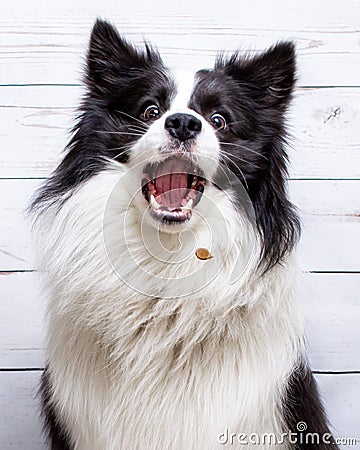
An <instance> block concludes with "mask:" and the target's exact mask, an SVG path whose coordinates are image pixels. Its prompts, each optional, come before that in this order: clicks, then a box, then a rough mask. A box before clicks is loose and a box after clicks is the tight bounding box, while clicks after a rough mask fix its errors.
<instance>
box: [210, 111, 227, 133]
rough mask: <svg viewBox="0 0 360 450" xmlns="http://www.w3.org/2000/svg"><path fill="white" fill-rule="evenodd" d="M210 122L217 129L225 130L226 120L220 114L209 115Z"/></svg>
mask: <svg viewBox="0 0 360 450" xmlns="http://www.w3.org/2000/svg"><path fill="white" fill-rule="evenodd" d="M210 122H211V123H212V125H213V126H214V127H215V128H216V129H217V130H225V128H226V120H225V119H224V117H223V116H222V115H221V114H218V113H216V114H213V115H212V116H211V117H210Z"/></svg>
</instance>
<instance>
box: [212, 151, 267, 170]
mask: <svg viewBox="0 0 360 450" xmlns="http://www.w3.org/2000/svg"><path fill="white" fill-rule="evenodd" d="M220 154H221V155H226V156H227V158H228V159H229V161H231V162H232V163H233V164H236V163H235V161H233V160H232V158H235V159H237V160H238V161H241V162H244V163H246V164H249V165H250V166H251V167H254V168H255V169H260V167H259V166H257V165H256V164H254V163H253V162H252V161H248V160H246V159H244V158H241V157H240V156H237V155H233V154H232V153H229V152H227V151H225V150H223V149H221V152H220Z"/></svg>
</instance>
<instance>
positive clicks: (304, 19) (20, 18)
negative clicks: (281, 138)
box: [0, 0, 360, 86]
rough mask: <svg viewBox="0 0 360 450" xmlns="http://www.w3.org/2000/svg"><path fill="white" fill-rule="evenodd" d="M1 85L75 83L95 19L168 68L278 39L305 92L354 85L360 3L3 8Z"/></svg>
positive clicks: (19, 4)
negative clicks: (287, 42) (293, 60)
mask: <svg viewBox="0 0 360 450" xmlns="http://www.w3.org/2000/svg"><path fill="white" fill-rule="evenodd" d="M186 5H187V6H186ZM0 14H1V17H2V24H1V46H0V57H1V66H2V67H3V70H2V71H1V74H0V84H24V83H46V84H47V83H74V82H77V81H78V79H79V75H78V74H79V70H80V67H81V64H82V59H83V58H82V57H83V55H84V53H85V48H86V45H87V42H88V37H89V32H90V29H91V26H92V24H93V22H94V20H95V18H96V17H97V16H101V17H107V18H109V19H111V20H112V21H113V22H114V23H115V24H116V25H117V26H118V28H119V29H120V30H121V32H122V33H124V34H125V35H127V36H128V37H130V38H131V39H132V40H134V41H135V42H139V41H142V40H143V36H145V37H146V38H147V39H148V40H150V41H153V42H154V43H156V44H157V45H158V47H159V49H160V51H161V53H162V54H163V56H164V57H165V59H166V62H167V63H169V64H170V65H181V66H183V65H184V64H186V65H187V66H188V67H196V68H203V67H210V66H211V64H212V63H213V59H214V57H215V54H216V52H217V51H218V50H223V49H225V50H229V51H233V50H235V49H237V48H241V49H243V50H244V51H246V50H249V49H251V50H260V49H264V48H265V47H267V46H269V45H271V44H272V43H274V42H275V41H277V40H279V39H287V38H291V39H293V40H295V41H296V43H297V46H298V53H299V66H300V79H301V83H302V84H305V85H311V86H315V85H327V86H335V85H347V86H353V85H357V84H358V83H359V78H358V73H359V72H360V61H359V58H358V57H357V56H358V39H359V27H358V17H359V3H358V2H354V1H352V0H344V1H343V2H341V3H339V2H337V1H335V0H329V1H328V2H326V8H325V7H324V4H323V3H322V2H318V3H316V2H313V1H311V0H303V1H302V2H297V3H296V2H287V1H285V0H276V1H275V3H274V2H272V3H269V2H268V3H266V2H264V1H260V2H259V1H256V0H255V1H253V2H251V3H248V4H247V5H246V8H244V7H243V6H242V5H241V4H240V3H236V2H232V1H230V0H227V1H225V3H222V5H221V8H219V5H218V4H217V3H211V2H208V1H207V0H199V1H197V2H190V1H189V0H186V1H185V3H184V2H182V3H178V4H176V3H172V4H171V7H169V4H168V2H166V1H165V0H160V1H158V2H156V3H154V2H153V3H151V4H149V3H147V2H145V1H141V0H140V1H138V3H137V4H136V6H135V5H134V4H133V3H126V2H125V3H124V4H122V5H121V8H119V6H118V5H117V4H116V3H114V2H113V1H107V0H105V1H103V2H101V4H99V3H98V2H94V1H88V2H86V3H85V2H82V1H80V2H76V3H74V2H72V1H70V0H66V1H63V2H58V1H55V2H52V7H51V8H45V7H44V4H43V3H42V2H41V0H34V1H33V2H31V5H30V4H26V3H25V2H24V1H18V0H17V1H13V2H11V5H10V4H7V3H6V2H3V3H2V4H1V5H0Z"/></svg>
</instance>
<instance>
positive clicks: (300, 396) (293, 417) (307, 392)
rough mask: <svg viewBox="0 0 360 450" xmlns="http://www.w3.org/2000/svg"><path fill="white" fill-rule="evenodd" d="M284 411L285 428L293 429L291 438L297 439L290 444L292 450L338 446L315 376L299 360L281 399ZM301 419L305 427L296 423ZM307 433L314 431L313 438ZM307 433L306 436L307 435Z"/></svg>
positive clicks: (321, 449)
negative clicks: (282, 399)
mask: <svg viewBox="0 0 360 450" xmlns="http://www.w3.org/2000/svg"><path fill="white" fill-rule="evenodd" d="M283 411H284V418H285V423H286V426H287V430H286V431H291V432H292V433H294V434H293V440H294V441H295V440H296V441H297V443H296V444H293V447H292V448H294V450H306V449H308V450H312V449H314V450H316V449H317V450H327V449H335V450H336V449H339V447H338V446H337V445H336V443H335V440H334V438H333V437H332V436H331V432H330V430H329V427H328V425H327V418H326V414H325V411H324V408H323V405H322V401H321V398H320V395H319V391H318V387H317V383H316V380H315V378H314V375H313V374H312V372H311V370H310V369H309V367H308V366H307V364H306V363H302V364H301V365H300V367H299V368H297V369H296V370H295V371H294V372H293V374H292V375H291V378H290V380H289V383H288V389H287V392H286V394H285V397H284V401H283ZM300 422H304V423H305V424H306V430H304V431H301V430H300V431H299V430H298V428H297V425H298V424H299V423H300ZM310 434H315V435H314V438H312V437H311V436H309V435H310ZM306 435H308V436H309V437H308V438H306ZM317 436H319V441H317ZM324 436H325V437H326V439H325V442H324V439H323V437H324ZM306 439H308V440H306ZM313 439H314V440H313ZM327 442H331V443H330V444H329V443H327Z"/></svg>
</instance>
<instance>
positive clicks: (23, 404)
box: [0, 371, 360, 450]
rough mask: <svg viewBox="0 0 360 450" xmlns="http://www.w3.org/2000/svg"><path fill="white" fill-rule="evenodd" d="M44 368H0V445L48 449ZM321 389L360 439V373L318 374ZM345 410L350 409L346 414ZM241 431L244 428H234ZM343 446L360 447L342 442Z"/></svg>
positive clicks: (345, 430)
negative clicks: (41, 413)
mask: <svg viewBox="0 0 360 450" xmlns="http://www.w3.org/2000/svg"><path fill="white" fill-rule="evenodd" d="M40 376H41V372H40V371H34V372H20V373H10V372H0V410H1V411H2V420H1V421H0V448H1V449H2V450H12V449H13V450H45V447H44V444H43V442H44V441H43V438H42V436H41V426H40V421H39V418H38V402H37V400H36V399H35V394H36V391H37V386H38V384H39V381H40ZM316 378H317V381H318V383H319V386H320V390H321V393H322V394H323V396H324V397H325V398H326V399H328V401H327V402H326V404H327V410H328V413H329V418H330V421H331V423H332V424H333V432H334V436H335V437H337V438H356V439H357V440H359V439H360V434H359V427H358V420H357V417H359V414H360V407H359V405H360V390H359V383H360V376H359V375H317V376H316ZM344 412H346V413H345V414H344ZM233 431H234V432H236V431H237V432H239V433H240V432H241V430H233ZM341 448H342V449H351V448H353V449H354V448H357V447H354V446H346V445H342V446H341Z"/></svg>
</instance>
